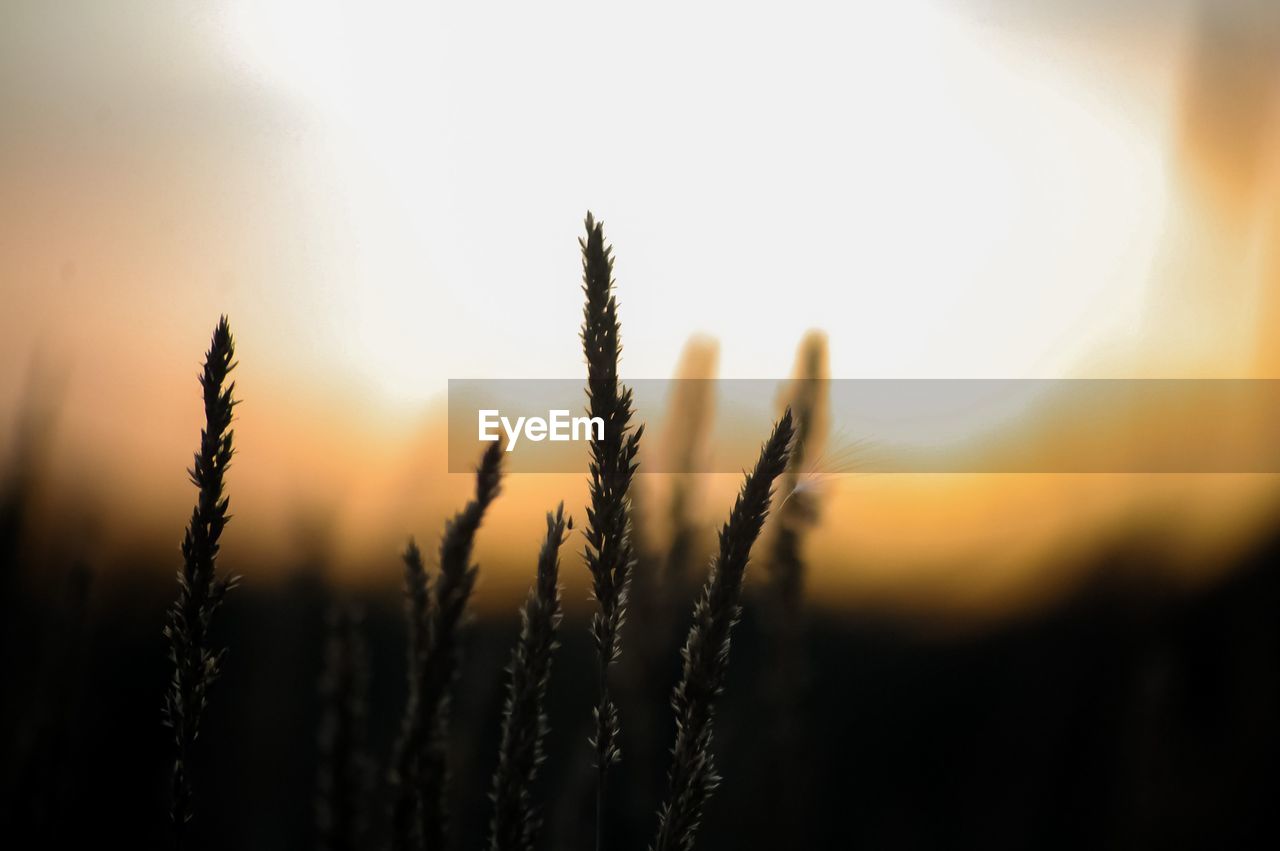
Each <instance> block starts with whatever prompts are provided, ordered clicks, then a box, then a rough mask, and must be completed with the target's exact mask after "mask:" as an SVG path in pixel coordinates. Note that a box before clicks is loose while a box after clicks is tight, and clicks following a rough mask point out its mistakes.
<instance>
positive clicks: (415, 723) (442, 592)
mask: <svg viewBox="0 0 1280 851" xmlns="http://www.w3.org/2000/svg"><path fill="white" fill-rule="evenodd" d="M502 454H503V450H502V447H501V446H500V445H499V444H497V443H491V444H489V447H488V448H487V449H486V450H485V452H484V455H483V456H482V457H481V459H480V466H479V467H478V468H477V469H476V491H475V498H474V499H472V500H471V501H470V502H468V503H467V505H466V507H464V508H463V509H462V511H459V512H458V513H457V514H455V515H454V516H453V518H452V519H450V520H449V521H448V522H446V523H445V528H444V535H443V537H442V538H441V539H440V575H439V576H438V577H437V578H436V583H435V594H434V596H432V595H430V594H428V588H427V580H426V571H425V569H424V568H423V565H422V556H421V553H419V551H418V548H417V546H416V545H415V544H414V543H413V541H410V542H409V546H408V548H407V549H406V551H405V555H404V559H405V571H406V573H405V576H406V591H407V595H408V597H409V604H408V608H409V619H410V648H409V650H410V657H409V670H410V677H411V680H410V694H409V701H408V704H407V705H406V708H405V720H404V723H403V726H402V731H401V738H400V741H399V742H398V743H397V746H396V753H395V755H394V757H393V765H392V777H391V780H392V785H393V788H394V792H393V799H392V831H393V837H392V843H393V846H394V847H396V848H424V849H429V851H438V849H441V848H444V847H445V844H446V843H445V838H446V835H447V824H446V810H445V800H444V799H445V787H446V780H447V765H446V761H445V739H446V737H447V734H448V715H449V701H450V697H451V696H452V691H453V683H454V679H455V676H456V674H457V669H458V627H459V625H460V624H461V623H462V619H463V615H464V614H465V612H466V606H467V601H468V600H469V599H470V597H471V591H472V589H473V588H474V587H475V581H476V572H477V570H478V568H477V567H476V566H475V565H473V564H472V563H471V551H472V548H473V546H474V544H475V536H476V531H477V530H478V529H479V528H480V522H481V521H482V520H483V519H484V513H485V511H486V510H487V509H488V507H489V505H490V504H491V503H492V502H493V500H494V499H495V498H496V497H497V496H498V492H499V490H500V486H501V481H502ZM415 813H416V816H417V818H416V824H415V819H414V818H413V815H414V814H415Z"/></svg>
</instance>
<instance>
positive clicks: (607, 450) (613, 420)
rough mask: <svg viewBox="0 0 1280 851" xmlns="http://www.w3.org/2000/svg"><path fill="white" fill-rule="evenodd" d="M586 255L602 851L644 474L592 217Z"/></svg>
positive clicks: (589, 540) (605, 261)
mask: <svg viewBox="0 0 1280 851" xmlns="http://www.w3.org/2000/svg"><path fill="white" fill-rule="evenodd" d="M586 230H587V235H586V238H585V239H579V240H578V244H579V247H580V248H581V250H582V290H583V293H584V294H585V295H586V304H585V306H584V307H583V322H582V335H581V336H582V349H583V353H584V354H585V356H586V360H587V397H588V412H589V414H590V416H592V417H600V418H601V420H602V421H603V422H604V439H603V440H598V441H593V442H592V443H591V460H590V489H591V506H590V508H588V509H587V528H586V532H585V537H586V550H585V553H584V557H585V559H586V563H587V569H588V570H589V571H590V573H591V590H592V595H593V596H594V597H595V600H596V604H597V610H596V612H595V613H594V614H593V616H592V619H591V635H592V638H593V639H594V641H595V645H596V654H597V658H598V666H597V701H596V706H595V711H594V718H595V731H594V734H593V736H592V737H591V744H592V746H593V747H594V748H595V752H596V754H595V756H596V849H597V851H602V850H603V848H604V821H605V814H606V804H607V800H608V798H607V794H606V792H607V780H608V773H609V767H610V766H612V765H613V764H614V763H616V762H618V760H619V759H620V758H621V751H620V749H619V747H618V736H619V721H618V707H617V704H616V703H615V702H614V699H613V696H612V694H611V692H610V689H609V668H610V667H611V666H612V665H613V664H614V663H615V662H616V661H617V660H618V656H619V654H620V652H621V644H620V641H619V634H620V631H621V629H622V624H623V621H624V619H625V617H626V607H627V591H628V587H629V586H630V584H631V572H632V568H633V566H634V563H635V557H634V553H633V550H632V542H631V519H630V504H629V491H630V488H631V480H632V477H633V476H634V474H635V471H636V460H635V458H636V452H637V450H638V448H639V445H640V436H641V434H642V433H643V431H644V426H643V425H641V426H639V427H637V428H635V429H634V430H632V428H631V416H632V399H631V391H630V389H628V388H626V387H623V386H621V385H620V384H619V382H618V355H619V353H620V351H621V346H620V344H619V340H618V332H619V328H620V326H619V323H618V302H617V299H616V297H615V296H614V291H613V287H614V279H613V249H612V247H610V246H608V245H606V244H605V240H604V225H603V223H601V222H597V221H595V219H594V217H593V216H592V215H591V213H589V212H588V213H587V218H586Z"/></svg>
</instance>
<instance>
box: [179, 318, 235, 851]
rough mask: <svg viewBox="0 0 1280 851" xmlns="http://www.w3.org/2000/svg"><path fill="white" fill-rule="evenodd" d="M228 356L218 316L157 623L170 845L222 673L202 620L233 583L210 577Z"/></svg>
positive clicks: (224, 461) (188, 804)
mask: <svg viewBox="0 0 1280 851" xmlns="http://www.w3.org/2000/svg"><path fill="white" fill-rule="evenodd" d="M234 359H235V341H234V340H233V339H232V336H231V327H230V325H229V324H228V323H227V318H226V317H225V316H224V317H222V318H221V320H220V321H219V322H218V326H217V328H215V329H214V332H213V339H212V341H211V342H210V344H209V351H208V352H207V353H206V354H205V360H204V370H203V372H202V373H201V374H200V387H201V389H202V390H203V393H204V413H205V427H204V429H203V430H202V431H201V433H200V449H199V450H198V451H197V452H196V453H195V461H194V463H193V464H192V467H191V469H190V470H188V471H187V473H188V475H189V476H190V478H191V483H192V484H194V485H195V486H196V488H197V490H198V491H199V497H198V499H197V501H196V505H195V508H194V509H193V510H192V512H191V521H190V523H189V524H188V525H187V530H186V534H185V535H184V536H183V539H182V569H181V570H180V571H179V572H178V597H177V600H175V601H174V603H173V605H172V606H171V607H170V608H169V617H168V623H167V624H166V626H165V628H164V634H165V637H166V638H167V639H168V641H169V659H170V661H171V662H172V663H173V678H172V680H171V682H170V685H169V692H168V694H166V695H165V700H164V707H163V716H164V722H165V724H166V725H167V726H168V727H170V728H171V729H172V730H173V734H174V747H175V750H176V755H175V757H174V762H173V776H172V783H171V787H170V793H171V797H170V810H169V816H170V819H171V820H172V822H173V826H174V845H175V847H176V848H181V847H182V842H183V833H184V828H185V826H186V824H187V822H188V821H190V820H191V818H192V815H193V814H194V808H193V789H192V783H191V777H190V774H189V771H188V768H189V759H190V755H191V749H192V746H193V745H194V744H195V741H196V739H197V738H198V737H199V734H200V719H201V716H202V715H203V714H204V710H205V705H206V702H207V700H208V692H209V688H210V686H212V685H213V682H214V681H215V680H216V679H217V678H218V675H219V674H220V673H221V672H222V663H223V658H224V655H225V653H226V651H225V649H214V648H212V647H210V646H209V641H208V631H209V624H210V621H211V620H212V618H213V613H214V612H215V611H217V609H218V607H219V606H220V605H221V603H222V600H223V598H224V596H225V595H226V592H227V591H228V590H230V589H231V588H232V587H234V586H235V584H236V583H237V581H238V578H237V577H235V576H229V577H221V578H220V577H218V576H217V560H218V548H219V541H220V539H221V537H222V530H223V528H224V527H225V526H226V524H227V521H228V520H229V519H230V517H229V515H228V514H227V509H228V507H229V500H228V498H227V497H226V496H224V495H223V476H224V474H225V473H226V470H227V467H228V466H229V465H230V464H231V457H232V455H233V454H234V450H233V448H232V437H233V435H234V432H233V431H232V429H231V416H232V411H233V409H234V407H235V405H236V404H237V403H236V402H235V401H234V400H233V399H232V392H233V391H234V390H235V382H231V384H229V385H227V386H226V387H225V388H224V387H223V385H224V384H225V383H226V380H227V376H228V374H229V373H230V372H231V370H233V369H234V368H235V360H234Z"/></svg>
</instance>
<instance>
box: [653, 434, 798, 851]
mask: <svg viewBox="0 0 1280 851" xmlns="http://www.w3.org/2000/svg"><path fill="white" fill-rule="evenodd" d="M792 435H793V429H792V422H791V410H790V409H788V410H787V411H786V412H785V413H784V414H783V415H782V418H781V419H780V420H778V422H777V424H776V425H775V426H774V429H773V434H772V435H771V436H770V437H769V440H768V441H767V442H766V443H765V444H764V447H763V448H762V449H761V451H760V458H759V460H758V461H757V462H756V466H755V469H754V470H753V471H752V472H751V473H749V474H748V475H747V477H746V481H745V482H743V485H742V490H741V492H740V493H739V494H738V499H737V502H736V503H735V504H734V506H733V511H732V512H731V513H730V515H729V522H728V523H726V524H725V525H724V527H723V528H722V529H721V530H720V551H719V554H718V555H717V556H716V558H715V559H714V560H713V561H712V562H711V570H710V575H709V576H708V577H707V581H706V585H704V586H703V589H702V595H701V596H700V597H699V599H698V602H697V603H696V604H695V605H694V609H693V626H692V627H690V629H689V637H688V639H687V640H686V642H685V646H684V650H683V652H682V655H683V657H684V670H683V673H682V675H681V677H680V682H679V683H678V684H677V685H676V688H675V691H674V693H673V695H672V698H671V705H672V707H673V708H674V710H675V714H676V741H675V746H674V747H673V748H672V752H671V753H672V756H671V770H670V773H669V774H668V784H667V797H666V801H665V803H663V805H662V808H661V810H660V811H659V814H658V834H657V838H656V839H655V841H654V844H653V846H652V847H653V849H654V851H674V849H681V851H689V849H692V848H693V840H694V836H695V834H696V832H697V829H698V823H699V820H700V819H701V817H702V807H703V805H704V804H705V802H706V800H707V798H708V797H710V795H711V793H712V791H713V790H714V789H715V787H716V785H717V784H718V783H719V779H720V778H719V777H718V776H717V775H716V772H715V764H714V760H713V757H712V753H711V733H712V720H713V718H714V715H715V702H716V698H717V697H718V696H719V694H720V692H721V690H722V689H723V687H724V678H725V672H726V671H727V670H728V667H729V638H730V634H731V632H732V630H733V625H734V624H735V623H736V622H737V620H738V616H739V612H740V607H739V600H740V599H741V597H742V579H743V575H744V574H745V572H746V568H747V561H748V560H749V559H750V556H751V547H752V545H753V544H754V543H755V541H756V539H757V538H758V537H759V536H760V529H761V527H762V526H763V525H764V521H765V517H766V516H768V513H769V502H770V500H771V498H772V496H773V483H774V480H775V479H777V478H778V476H780V475H781V474H782V472H783V470H785V469H786V466H787V457H788V453H789V450H790V444H791V439H792Z"/></svg>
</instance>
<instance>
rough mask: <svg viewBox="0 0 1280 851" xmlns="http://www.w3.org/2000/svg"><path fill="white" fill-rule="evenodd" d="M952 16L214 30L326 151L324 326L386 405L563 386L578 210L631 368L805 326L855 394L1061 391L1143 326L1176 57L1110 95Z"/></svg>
mask: <svg viewBox="0 0 1280 851" xmlns="http://www.w3.org/2000/svg"><path fill="white" fill-rule="evenodd" d="M949 9H952V10H956V9H957V6H956V4H947V3H942V2H936V3H931V2H925V0H894V2H874V3H869V2H860V3H813V2H799V3H788V4H753V3H743V2H731V3H712V2H700V3H688V2H684V3H653V2H650V3H642V4H634V3H633V4H622V3H607V4H605V3H587V2H573V3H567V2H554V3H527V2H485V3H450V4H443V5H442V6H437V5H435V4H428V3H422V2H412V3H394V4H393V3H386V2H365V3H358V4H354V3H346V2H317V0H312V2H307V3H305V4H302V5H301V6H300V5H299V4H294V3H284V2H267V0H244V2H242V3H239V4H236V5H234V6H233V7H232V8H231V10H230V12H229V13H228V15H227V16H226V17H225V19H224V20H223V22H222V25H221V29H222V33H223V35H224V36H225V38H226V41H227V47H228V49H229V50H230V51H231V55H232V56H234V57H235V59H234V61H235V62H236V63H238V64H240V65H241V66H242V67H243V68H244V69H245V70H247V71H248V72H249V73H250V74H251V75H252V76H253V78H254V79H256V80H257V81H258V82H259V83H260V84H261V85H263V86H266V87H267V88H269V89H271V90H272V91H274V92H276V93H277V94H279V95H280V96H281V97H283V98H286V99H289V100H292V101H296V102H297V103H299V104H301V105H302V106H301V108H303V109H305V110H306V111H308V112H309V113H310V114H311V115H312V117H313V119H314V121H316V122H318V124H319V126H320V127H322V128H323V132H324V134H325V136H326V140H327V141H326V145H325V147H324V150H325V153H324V156H323V162H322V163H319V164H318V165H317V166H316V171H317V174H322V175H323V176H324V177H323V179H324V180H326V181H329V185H328V186H327V187H325V188H324V189H323V194H324V195H325V197H327V198H330V199H331V200H332V199H337V201H336V202H335V203H337V204H339V205H340V206H341V207H342V208H343V210H344V216H345V220H346V221H347V222H348V223H349V226H350V227H349V230H348V232H347V233H346V234H345V235H344V238H347V239H350V240H351V244H352V245H353V246H354V249H353V250H354V253H355V256H356V257H357V258H358V262H357V269H358V277H359V280H355V281H351V282H349V285H347V286H343V287H341V288H340V291H339V292H336V293H334V294H331V297H330V298H328V299H327V303H330V304H331V305H332V306H333V307H332V310H333V311H334V312H335V316H334V317H333V319H334V321H335V323H337V322H342V323H350V324H347V325H346V327H348V328H350V327H352V324H353V325H354V327H356V328H357V329H358V333H357V334H356V335H355V336H354V338H353V339H352V340H351V342H350V348H349V350H348V351H347V355H348V356H349V357H350V358H351V359H352V360H353V361H354V362H355V363H356V364H357V365H358V366H359V367H360V368H361V369H362V370H363V371H365V372H367V375H368V377H369V379H370V381H371V382H373V383H376V384H377V386H379V387H380V388H382V389H383V390H384V391H385V392H386V393H387V394H388V396H389V398H393V399H396V400H401V401H408V402H415V401H421V400H422V399H425V398H427V397H428V396H430V395H433V394H435V393H437V392H439V391H440V390H441V389H442V388H443V380H444V379H445V378H448V377H569V376H573V375H577V374H578V373H579V372H580V366H579V362H580V355H579V352H578V349H577V344H576V338H575V331H576V327H577V324H578V321H579V315H580V304H581V298H580V293H579V291H578V288H577V279H578V274H579V270H578V265H577V264H578V258H577V254H576V244H575V242H574V240H575V238H576V236H577V235H578V233H579V232H580V229H581V225H580V221H581V218H582V215H583V213H584V211H585V210H586V209H587V208H591V209H592V210H594V211H595V212H596V214H597V215H598V216H600V217H601V218H603V219H604V220H605V222H606V227H607V235H608V236H609V238H610V239H611V240H612V241H613V242H614V243H615V245H616V250H617V254H618V257H619V260H618V264H617V274H618V280H619V297H620V301H621V303H622V319H623V340H624V344H625V346H626V357H625V361H624V374H625V375H630V376H633V377H664V376H667V375H669V374H670V372H671V369H672V367H673V365H674V364H675V361H676V358H677V355H678V352H679V350H680V348H681V346H682V344H683V342H684V340H685V339H686V338H687V337H688V336H689V335H690V334H692V333H695V332H699V331H701V332H706V333H710V334H711V335H713V336H715V337H717V338H719V340H720V341H721V361H720V362H721V370H722V374H724V375H728V376H742V377H770V376H781V375H785V374H787V373H788V372H789V371H790V365H791V360H792V356H793V350H794V346H795V344H796V343H797V342H798V340H799V338H800V336H801V334H802V333H803V332H804V331H805V329H807V328H811V327H820V328H823V329H826V330H827V331H828V332H829V334H830V337H831V341H832V359H833V360H832V374H833V375H834V376H837V377H855V376H873V377H891V376H930V377H945V376H992V377H1005V376H1024V375H1037V376H1054V375H1062V374H1065V373H1066V372H1067V371H1069V370H1071V369H1072V368H1073V366H1074V365H1075V364H1077V363H1078V361H1079V359H1080V358H1081V357H1082V356H1084V355H1085V354H1087V353H1088V352H1090V351H1091V350H1093V349H1094V348H1095V347H1097V346H1099V345H1107V344H1108V343H1113V342H1114V341H1115V340H1117V339H1122V338H1124V337H1126V336H1130V335H1133V334H1135V333H1136V328H1137V323H1138V319H1139V317H1140V315H1141V312H1142V307H1143V298H1144V292H1145V288H1146V286H1147V280H1148V272H1149V264H1150V260H1151V256H1152V254H1153V252H1154V250H1155V244H1156V241H1157V238H1158V235H1159V233H1160V232H1161V227H1162V222H1163V217H1164V213H1165V208H1166V204H1167V201H1168V198H1167V195H1168V191H1167V188H1166V164H1165V160H1164V158H1165V156H1166V152H1167V148H1168V145H1167V143H1166V138H1167V130H1168V112H1169V106H1170V103H1171V97H1172V94H1173V87H1174V85H1175V83H1176V79H1175V75H1174V74H1172V73H1169V71H1170V68H1169V67H1168V64H1167V63H1168V62H1169V61H1170V60H1169V57H1170V56H1173V55H1174V53H1175V48H1176V46H1177V45H1176V39H1172V38H1169V39H1165V41H1163V42H1162V41H1161V38H1162V36H1161V32H1162V31H1153V32H1151V33H1149V34H1148V35H1147V37H1146V38H1145V42H1146V43H1145V44H1144V45H1142V46H1141V48H1140V49H1137V48H1135V47H1134V46H1132V45H1128V46H1125V45H1121V46H1119V47H1116V48H1115V49H1116V50H1117V51H1118V52H1120V53H1121V54H1124V55H1125V56H1130V55H1133V54H1138V58H1137V59H1134V60H1133V62H1132V67H1130V66H1123V67H1122V66H1119V65H1118V66H1115V67H1113V68H1110V69H1108V70H1107V72H1106V73H1105V74H1103V75H1101V76H1100V75H1099V74H1098V73H1097V71H1098V69H1097V68H1096V67H1093V68H1090V67H1088V65H1087V64H1082V63H1080V62H1079V61H1076V60H1077V59H1078V54H1072V52H1071V47H1072V46H1071V45H1063V44H1060V43H1059V41H1058V40H1054V39H1052V38H1050V36H1051V35H1052V33H1045V32H1036V31H1034V28H1033V30H1031V31H1025V30H1007V29H1005V28H1003V27H1001V26H1000V25H998V23H996V22H993V21H991V20H989V19H988V20H982V19H980V18H979V16H975V15H972V14H968V15H966V14H963V13H962V12H961V11H949ZM1165 20H1166V21H1167V20H1169V18H1165ZM1166 29H1167V28H1166ZM1106 50H1107V47H1106V46H1105V45H1103V44H1098V45H1096V50H1095V52H1094V54H1093V55H1094V56H1095V57H1098V56H1103V55H1104V54H1105V53H1106ZM1162 51H1163V52H1162ZM1073 55H1074V56H1075V59H1073ZM1126 61H1128V60H1126ZM1152 67H1154V68H1155V69H1156V70H1155V72H1152V70H1151V68H1152ZM1126 86H1128V88H1127V87H1126Z"/></svg>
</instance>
